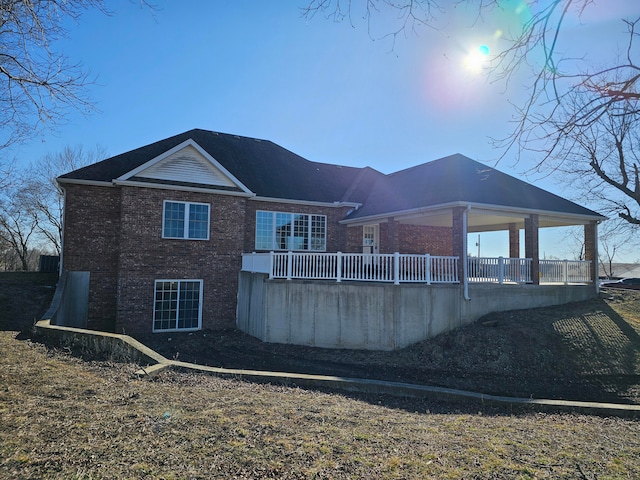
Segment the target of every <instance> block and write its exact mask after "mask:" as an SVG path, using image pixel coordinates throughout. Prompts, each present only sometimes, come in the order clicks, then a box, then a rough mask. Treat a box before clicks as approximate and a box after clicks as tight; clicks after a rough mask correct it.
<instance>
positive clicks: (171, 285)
mask: <svg viewBox="0 0 640 480" xmlns="http://www.w3.org/2000/svg"><path fill="white" fill-rule="evenodd" d="M201 327H202V280H156V282H155V299H154V307H153V331H154V332H171V331H177V330H200V328H201Z"/></svg>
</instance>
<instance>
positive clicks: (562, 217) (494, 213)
mask: <svg viewBox="0 0 640 480" xmlns="http://www.w3.org/2000/svg"><path fill="white" fill-rule="evenodd" d="M534 213H537V214H538V216H539V228H549V227H565V226H575V225H585V224H588V223H589V222H590V221H593V218H586V217H584V216H578V215H566V214H558V213H555V212H532V211H512V210H505V209H496V208H486V207H485V208H482V207H475V208H474V207H472V208H471V210H470V211H469V213H468V217H467V231H468V232H493V231H501V230H508V229H509V224H511V223H514V224H515V225H516V227H517V228H518V229H524V221H525V219H526V218H529V216H530V215H531V214H534ZM393 218H394V219H395V220H397V221H398V222H400V223H403V224H409V225H428V226H434V227H451V226H452V218H453V216H452V209H450V208H449V209H440V210H436V211H429V210H423V211H421V212H411V213H407V214H400V215H395V216H394V217H393Z"/></svg>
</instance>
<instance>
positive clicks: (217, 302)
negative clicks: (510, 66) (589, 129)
mask: <svg viewBox="0 0 640 480" xmlns="http://www.w3.org/2000/svg"><path fill="white" fill-rule="evenodd" d="M58 182H59V183H60V185H61V186H62V187H63V189H64V192H65V203H64V232H63V251H62V259H61V263H62V266H61V269H62V271H63V273H64V272H88V277H87V278H88V288H87V291H88V303H87V311H86V319H84V320H83V322H82V323H83V325H84V326H87V327H88V328H92V329H99V330H106V331H115V332H118V333H123V332H124V333H128V334H132V335H136V334H146V333H149V332H150V331H153V332H168V331H176V330H185V331H189V330H200V329H224V328H232V327H234V326H235V324H236V315H237V307H238V295H239V292H238V288H239V275H240V272H241V269H242V257H243V255H245V256H246V255H247V254H251V253H252V252H258V253H262V254H264V253H266V252H271V251H275V252H289V251H291V252H300V253H305V254H316V253H318V254H319V253H335V252H341V253H354V254H364V255H377V256H380V258H381V256H382V255H384V254H393V253H395V252H400V253H402V254H421V255H424V254H427V253H428V254H430V255H432V256H458V257H459V258H463V257H464V258H466V252H467V246H466V237H467V235H466V234H467V233H469V232H480V231H492V230H508V231H509V235H510V257H515V258H517V257H519V256H520V252H519V242H518V238H519V231H520V230H521V229H524V230H525V238H526V239H525V250H526V252H525V253H526V255H527V257H529V258H530V259H531V260H532V262H531V268H532V271H533V273H532V279H530V282H529V283H534V284H535V283H538V271H537V270H536V269H538V270H539V268H540V265H539V255H538V251H537V250H538V248H537V235H538V229H539V228H544V227H547V226H559V225H584V227H585V243H586V245H587V260H595V258H596V256H595V255H596V250H595V249H596V247H595V245H596V231H597V228H596V225H597V223H598V222H599V221H600V220H602V219H603V218H604V217H602V216H600V215H599V214H597V213H595V212H593V211H591V210H588V209H586V208H584V207H582V206H580V205H577V204H575V203H572V202H569V201H568V200H565V199H562V198H560V197H557V196H555V195H553V194H551V193H549V192H546V191H544V190H541V189H539V188H537V187H534V186H533V185H530V184H527V183H525V182H522V181H520V180H517V179H515V178H513V177H510V176H508V175H505V174H503V173H501V172H499V171H497V170H495V169H492V168H490V167H487V166H486V165H483V164H480V163H478V162H475V161H473V160H471V159H468V158H466V157H464V156H462V155H452V156H450V157H446V158H443V159H440V160H436V161H434V162H430V163H425V164H422V165H418V166H416V167H413V168H410V169H407V170H403V171H400V172H396V173H393V174H390V175H385V174H383V173H380V172H378V171H376V170H374V169H371V168H369V167H365V168H355V167H348V166H340V165H331V164H326V163H316V162H311V161H309V160H306V159H304V158H302V157H300V156H298V155H296V154H294V153H292V152H290V151H288V150H286V149H284V148H282V147H280V146H278V145H276V144H274V143H272V142H270V141H265V140H258V139H253V138H247V137H240V136H236V135H228V134H222V133H216V132H211V131H205V130H197V129H196V130H191V131H188V132H185V133H182V134H180V135H176V136H173V137H170V138H167V139H164V140H161V141H158V142H156V143H153V144H150V145H147V146H144V147H141V148H138V149H135V150H132V151H130V152H126V153H123V154H121V155H117V156H115V157H112V158H109V159H106V160H103V161H101V162H98V163H95V164H92V165H89V166H87V167H84V168H81V169H78V170H75V171H73V172H70V173H67V174H65V175H62V176H60V177H59V178H58ZM376 258H377V257H376ZM596 263H597V262H593V265H594V268H595V265H596ZM455 268H456V269H457V270H458V274H459V275H458V276H457V277H456V278H459V279H462V278H463V276H464V279H465V282H466V277H467V275H466V273H467V272H466V270H465V268H466V267H465V262H462V261H461V262H459V263H457V264H456V267H455ZM592 278H595V276H593V277H592ZM460 283H462V282H461V281H460Z"/></svg>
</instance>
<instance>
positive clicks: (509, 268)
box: [467, 257, 531, 283]
mask: <svg viewBox="0 0 640 480" xmlns="http://www.w3.org/2000/svg"><path fill="white" fill-rule="evenodd" d="M467 277H468V278H469V282H472V283H505V282H506V283H530V282H531V259H530V258H503V257H497V258H484V257H480V258H478V257H468V258H467Z"/></svg>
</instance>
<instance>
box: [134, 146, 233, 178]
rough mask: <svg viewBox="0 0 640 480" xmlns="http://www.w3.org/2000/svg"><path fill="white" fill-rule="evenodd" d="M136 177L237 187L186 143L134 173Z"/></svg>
mask: <svg viewBox="0 0 640 480" xmlns="http://www.w3.org/2000/svg"><path fill="white" fill-rule="evenodd" d="M136 176H137V177H143V178H150V179H155V180H168V181H174V182H186V183H198V184H203V185H214V186H223V187H238V185H236V184H235V183H234V182H233V181H232V180H231V179H229V177H228V176H227V175H226V174H225V173H224V172H223V171H222V170H220V169H219V168H218V167H216V166H215V165H214V164H213V163H211V161H210V160H209V159H207V158H205V157H204V156H203V155H202V154H201V153H200V152H199V151H198V150H197V149H196V148H194V147H193V146H192V145H186V146H185V147H183V148H181V149H180V150H178V151H176V152H174V153H172V154H170V155H169V156H167V157H166V158H164V159H162V160H160V161H158V162H157V163H154V164H152V165H150V166H149V167H147V168H145V169H144V170H141V171H139V172H137V173H136Z"/></svg>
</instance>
